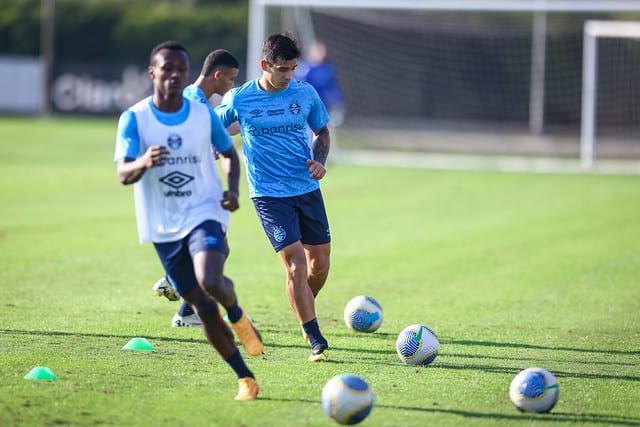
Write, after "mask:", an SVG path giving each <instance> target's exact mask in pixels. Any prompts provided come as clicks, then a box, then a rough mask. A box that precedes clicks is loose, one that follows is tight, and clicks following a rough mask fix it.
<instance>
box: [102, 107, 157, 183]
mask: <svg viewBox="0 0 640 427" xmlns="http://www.w3.org/2000/svg"><path fill="white" fill-rule="evenodd" d="M139 151H140V137H139V134H138V124H137V122H136V118H135V114H134V113H133V112H132V111H130V110H127V111H125V112H123V113H122V114H121V115H120V120H119V121H118V133H117V138H116V154H115V160H116V165H117V173H118V179H119V180H120V182H121V183H122V184H124V185H128V184H133V183H135V182H137V181H138V180H139V179H140V178H141V177H142V175H143V174H144V173H145V171H146V170H147V169H149V168H152V167H154V166H161V165H163V164H164V163H165V162H166V160H167V156H168V155H169V150H168V149H167V147H164V146H161V145H152V146H150V147H149V148H147V150H146V151H145V152H144V153H143V154H142V155H140V154H139Z"/></svg>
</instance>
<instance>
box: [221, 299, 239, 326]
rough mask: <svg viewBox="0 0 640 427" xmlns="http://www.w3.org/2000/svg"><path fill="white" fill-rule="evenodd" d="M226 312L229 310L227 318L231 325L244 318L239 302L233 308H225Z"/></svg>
mask: <svg viewBox="0 0 640 427" xmlns="http://www.w3.org/2000/svg"><path fill="white" fill-rule="evenodd" d="M225 310H227V317H229V322H231V323H236V322H237V321H238V320H240V318H241V317H242V309H241V308H240V306H239V305H238V301H236V303H235V304H233V305H232V306H231V307H225Z"/></svg>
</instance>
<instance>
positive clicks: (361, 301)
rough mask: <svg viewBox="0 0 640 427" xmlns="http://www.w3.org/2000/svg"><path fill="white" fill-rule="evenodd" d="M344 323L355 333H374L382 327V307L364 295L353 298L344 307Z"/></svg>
mask: <svg viewBox="0 0 640 427" xmlns="http://www.w3.org/2000/svg"><path fill="white" fill-rule="evenodd" d="M344 323H345V324H346V325H347V327H348V328H349V329H351V330H353V331H356V332H374V331H376V330H377V329H378V328H379V327H380V325H382V306H381V305H380V303H379V302H378V301H376V300H375V299H374V298H372V297H369V296H366V295H359V296H357V297H354V298H352V299H351V300H350V301H349V302H348V303H347V305H346V306H345V307H344Z"/></svg>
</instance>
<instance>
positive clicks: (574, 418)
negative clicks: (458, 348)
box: [260, 396, 640, 426]
mask: <svg viewBox="0 0 640 427" xmlns="http://www.w3.org/2000/svg"><path fill="white" fill-rule="evenodd" d="M260 400H261V401H263V400H264V401H271V402H295V403H309V404H312V405H314V406H317V405H319V404H320V402H319V401H317V400H309V399H286V398H270V397H268V396H265V397H263V396H261V397H260ZM376 408H383V409H389V410H399V411H411V412H416V413H418V412H423V413H433V414H449V415H458V416H460V417H463V418H476V419H495V420H513V421H514V422H523V421H525V422H526V421H529V422H531V423H545V422H549V423H557V422H562V423H567V422H570V423H574V424H579V425H585V424H589V423H597V424H610V425H620V426H640V417H627V416H623V415H603V414H571V413H568V412H551V413H549V414H523V413H518V412H517V411H516V410H515V409H514V414H513V415H509V414H498V413H482V412H473V411H463V410H459V409H444V408H438V407H419V406H402V405H383V404H381V403H379V402H376V403H375V406H374V411H375V410H376Z"/></svg>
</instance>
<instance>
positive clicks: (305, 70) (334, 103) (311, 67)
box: [295, 41, 345, 127]
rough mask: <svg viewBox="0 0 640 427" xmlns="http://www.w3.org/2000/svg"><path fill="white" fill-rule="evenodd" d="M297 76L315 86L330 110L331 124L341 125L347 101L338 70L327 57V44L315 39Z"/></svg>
mask: <svg viewBox="0 0 640 427" xmlns="http://www.w3.org/2000/svg"><path fill="white" fill-rule="evenodd" d="M295 77H296V78H299V79H300V80H303V81H305V82H307V83H309V84H310V85H311V86H313V87H314V88H315V90H316V91H317V92H318V95H320V99H322V102H324V105H325V107H327V110H328V111H329V116H330V117H331V126H334V127H339V126H340V125H341V124H342V122H343V121H344V115H345V102H344V96H343V95H342V89H341V88H340V83H339V81H338V72H337V71H336V69H335V67H334V66H333V64H332V63H331V61H329V59H328V57H327V46H326V45H325V44H324V43H322V42H320V41H315V42H314V43H313V44H312V45H311V47H310V48H309V54H308V55H307V57H306V58H305V59H304V60H302V61H300V63H299V64H298V68H296V72H295Z"/></svg>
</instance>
